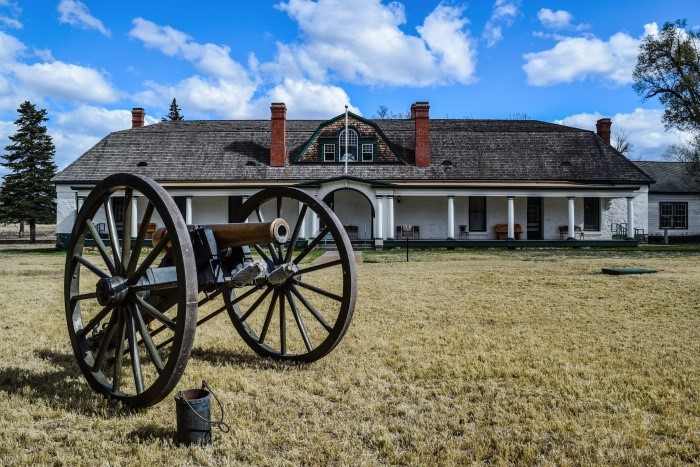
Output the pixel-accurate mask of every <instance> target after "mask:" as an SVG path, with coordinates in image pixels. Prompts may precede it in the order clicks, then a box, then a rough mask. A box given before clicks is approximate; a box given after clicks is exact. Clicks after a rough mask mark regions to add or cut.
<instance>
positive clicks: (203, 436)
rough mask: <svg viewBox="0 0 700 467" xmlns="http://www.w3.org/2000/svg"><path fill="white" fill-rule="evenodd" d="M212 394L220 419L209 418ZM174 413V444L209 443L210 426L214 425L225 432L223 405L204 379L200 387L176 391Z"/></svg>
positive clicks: (227, 427)
mask: <svg viewBox="0 0 700 467" xmlns="http://www.w3.org/2000/svg"><path fill="white" fill-rule="evenodd" d="M210 394H211V395H213V396H214V399H216V402H217V403H218V404H219V409H221V420H219V421H218V422H217V421H212V419H211V399H210V397H209V395H210ZM175 414H176V417H177V433H176V435H175V444H177V445H178V446H189V445H191V444H198V445H200V446H204V445H206V444H210V443H211V427H212V425H216V426H218V427H219V429H220V430H221V431H223V432H224V433H227V432H228V431H229V426H228V425H227V424H226V423H224V406H223V405H222V404H221V401H219V399H218V398H217V397H216V394H214V393H213V392H212V391H211V388H210V387H209V386H208V385H207V382H206V381H202V389H187V390H185V391H178V392H177V394H176V395H175Z"/></svg>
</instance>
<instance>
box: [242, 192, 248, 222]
mask: <svg viewBox="0 0 700 467" xmlns="http://www.w3.org/2000/svg"><path fill="white" fill-rule="evenodd" d="M246 201H248V196H241V204H244V203H245V202H246ZM243 223H244V224H247V223H248V218H247V217H246V218H245V220H244V221H243Z"/></svg>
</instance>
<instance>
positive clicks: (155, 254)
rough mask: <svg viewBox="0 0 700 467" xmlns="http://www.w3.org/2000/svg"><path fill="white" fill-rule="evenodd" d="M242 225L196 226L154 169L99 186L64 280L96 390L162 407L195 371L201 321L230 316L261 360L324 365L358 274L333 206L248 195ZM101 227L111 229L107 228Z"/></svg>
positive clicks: (78, 351)
mask: <svg viewBox="0 0 700 467" xmlns="http://www.w3.org/2000/svg"><path fill="white" fill-rule="evenodd" d="M116 197H119V198H121V197H123V212H122V211H121V209H119V210H117V209H115V206H114V204H115V202H114V200H115V198H116ZM134 199H136V200H137V201H134V202H132V200H134ZM135 207H136V209H135ZM266 219H267V220H266ZM233 220H234V223H231V224H212V225H186V224H185V221H184V220H183V218H182V215H181V214H180V211H179V209H178V207H177V205H176V203H175V201H174V200H173V198H172V197H171V196H170V195H169V194H168V193H167V191H166V190H165V189H164V188H163V187H162V186H160V185H159V184H157V183H156V182H155V181H153V180H151V179H150V178H147V177H144V176H140V175H135V174H125V173H124V174H115V175H111V176H109V177H107V178H105V179H104V180H102V181H101V182H99V183H97V185H96V186H95V188H94V189H93V190H92V191H91V192H90V194H89V195H88V196H87V198H86V199H85V201H84V203H83V206H82V207H81V208H80V210H79V212H78V214H77V217H76V222H75V224H74V226H73V230H72V232H71V237H70V241H69V246H68V251H67V255H66V265H65V277H64V300H65V310H66V319H67V323H68V333H69V335H70V341H71V345H72V348H73V351H74V354H75V357H76V359H77V362H78V364H79V366H80V369H81V371H82V373H83V375H84V376H85V378H86V380H87V382H88V383H89V384H90V386H91V387H92V388H93V389H94V390H95V391H97V392H98V393H101V394H104V395H105V396H107V397H110V398H113V399H116V400H119V401H121V402H124V403H125V404H127V405H129V406H131V407H134V408H143V407H148V406H151V405H154V404H156V403H158V402H159V401H161V400H162V399H163V398H164V397H166V396H167V395H168V394H169V393H170V392H171V391H172V390H173V389H174V388H175V386H176V385H177V383H178V381H179V380H180V377H181V376H182V374H183V373H184V370H185V367H186V365H187V362H188V360H189V358H190V353H191V350H192V345H193V342H194V336H195V330H196V328H197V327H198V326H199V325H200V324H204V323H205V322H207V321H209V320H211V319H213V318H215V317H216V316H218V315H219V314H221V313H223V312H226V313H227V314H228V316H229V318H230V320H231V322H232V323H233V326H234V328H235V329H236V331H237V332H238V334H239V335H240V336H241V338H242V339H243V341H244V342H245V343H246V344H247V345H248V346H249V347H250V348H251V349H252V350H253V351H254V352H256V353H257V354H258V355H260V356H261V357H267V358H272V359H277V360H288V361H299V362H313V361H315V360H318V359H320V358H322V357H324V356H325V355H327V354H328V353H329V352H330V351H331V350H333V349H334V348H335V347H336V346H337V345H338V343H339V342H340V340H341V339H342V338H343V336H344V334H345V332H346V331H347V329H348V326H349V324H350V321H351V319H352V314H353V311H354V308H355V298H356V294H357V276H356V271H355V257H354V254H353V251H352V246H351V244H350V241H349V239H348V237H347V235H346V233H345V230H344V229H343V226H342V224H341V223H340V222H339V220H338V218H337V217H336V216H335V214H334V213H333V211H332V210H331V209H330V208H329V207H328V206H326V205H325V204H324V203H323V202H321V201H319V200H318V199H316V198H315V197H313V196H311V195H309V194H308V193H306V192H304V191H302V190H299V189H296V188H291V187H278V188H268V189H265V190H262V191H259V192H258V193H256V194H254V195H253V196H251V197H250V198H248V199H247V200H246V201H245V202H243V204H242V205H241V206H240V208H239V209H238V210H237V211H236V212H235V214H234V219H233ZM96 224H106V229H105V233H104V234H101V233H100V232H98V229H97V228H96V227H95V225H96ZM153 224H158V225H159V226H160V228H158V229H156V230H155V231H153V229H152V228H151V226H153ZM119 227H121V228H119ZM305 231H307V232H309V233H312V231H315V232H313V233H314V235H313V236H311V235H310V236H308V238H305V237H306V235H305ZM151 236H152V238H149V237H151ZM322 241H323V242H333V243H334V244H335V247H336V248H337V251H338V258H337V259H335V260H331V261H329V262H326V263H323V264H316V265H314V264H312V263H311V262H310V261H309V258H310V257H309V254H310V253H311V252H312V251H313V250H314V249H316V248H318V246H319V243H320V242H322ZM215 300H220V302H218V303H217V302H214V301H215ZM210 303H211V304H210ZM217 305H218V306H217ZM212 308H213V309H212ZM199 310H202V314H203V315H204V316H198V311H199Z"/></svg>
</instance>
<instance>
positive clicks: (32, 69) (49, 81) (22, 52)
mask: <svg viewBox="0 0 700 467" xmlns="http://www.w3.org/2000/svg"><path fill="white" fill-rule="evenodd" d="M27 55H33V56H38V57H39V58H41V59H44V60H46V61H44V62H41V63H33V64H28V63H25V62H23V61H22V59H23V58H25V56H27ZM47 97H48V98H56V99H62V100H77V101H79V102H113V101H115V100H116V98H117V91H116V90H115V89H114V88H113V87H112V86H111V84H110V83H109V82H108V81H107V79H106V77H105V76H104V75H103V74H102V73H100V72H99V71H97V70H94V69H92V68H87V67H83V66H79V65H73V64H69V63H64V62H60V61H55V60H53V58H52V56H51V51H50V50H45V49H44V50H36V49H35V50H33V53H32V54H28V53H27V47H26V46H25V45H24V44H22V42H20V41H19V40H18V39H17V38H15V37H13V36H10V35H8V34H5V33H3V32H0V109H14V108H16V106H17V105H19V102H21V101H23V100H30V101H32V102H35V103H37V104H41V103H42V102H43V101H44V100H45V98H47Z"/></svg>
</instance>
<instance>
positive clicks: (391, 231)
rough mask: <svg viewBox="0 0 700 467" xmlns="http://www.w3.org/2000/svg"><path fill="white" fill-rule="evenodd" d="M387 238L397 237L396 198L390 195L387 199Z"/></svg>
mask: <svg viewBox="0 0 700 467" xmlns="http://www.w3.org/2000/svg"><path fill="white" fill-rule="evenodd" d="M386 216H387V221H386V236H387V237H388V238H390V239H392V240H393V239H394V237H396V233H395V232H396V229H395V228H394V196H393V195H389V196H387V197H386Z"/></svg>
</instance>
